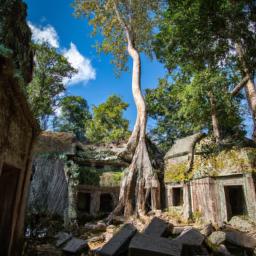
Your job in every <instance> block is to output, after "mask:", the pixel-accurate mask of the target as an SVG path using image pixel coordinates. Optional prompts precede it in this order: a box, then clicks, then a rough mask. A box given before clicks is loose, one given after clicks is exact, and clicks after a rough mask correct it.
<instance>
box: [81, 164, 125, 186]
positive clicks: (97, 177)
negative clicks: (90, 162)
mask: <svg viewBox="0 0 256 256" xmlns="http://www.w3.org/2000/svg"><path fill="white" fill-rule="evenodd" d="M122 176H123V171H122V170H121V169H120V170H114V169H112V170H111V169H110V168H106V169H105V168H103V169H98V168H96V167H90V166H89V167H87V166H86V167H80V169H79V182H80V184H83V185H94V186H103V187H116V186H120V182H121V179H122Z"/></svg>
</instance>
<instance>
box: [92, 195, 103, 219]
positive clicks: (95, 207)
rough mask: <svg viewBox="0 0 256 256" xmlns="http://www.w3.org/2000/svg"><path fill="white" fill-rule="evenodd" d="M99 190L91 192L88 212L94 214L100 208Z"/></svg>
mask: <svg viewBox="0 0 256 256" xmlns="http://www.w3.org/2000/svg"><path fill="white" fill-rule="evenodd" d="M100 194H101V193H100V191H95V192H93V193H91V203H90V214H91V215H93V216H95V215H97V214H98V213H99V210H100Z"/></svg>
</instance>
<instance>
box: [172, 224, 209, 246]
mask: <svg viewBox="0 0 256 256" xmlns="http://www.w3.org/2000/svg"><path fill="white" fill-rule="evenodd" d="M204 239H205V237H204V236H203V235H202V234H201V233H200V232H199V231H198V230H197V229H194V228H191V229H187V230H185V231H183V232H182V233H181V234H180V235H179V236H178V237H176V238H175V239H173V241H175V242H178V243H181V244H185V245H191V246H201V245H202V244H203V242H204Z"/></svg>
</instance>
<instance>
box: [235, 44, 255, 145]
mask: <svg viewBox="0 0 256 256" xmlns="http://www.w3.org/2000/svg"><path fill="white" fill-rule="evenodd" d="M236 53H237V56H238V58H239V60H240V62H241V67H242V73H243V75H244V76H247V77H249V79H248V80H247V82H246V85H245V91H246V97H247V101H248V105H249V107H250V110H251V113H252V118H253V124H254V125H253V140H254V141H255V140H256V89H255V84H254V82H253V77H252V74H251V72H250V70H249V69H248V67H247V65H246V61H245V59H244V51H243V47H242V45H241V43H240V42H239V43H236Z"/></svg>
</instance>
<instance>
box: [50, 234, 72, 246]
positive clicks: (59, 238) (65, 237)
mask: <svg viewBox="0 0 256 256" xmlns="http://www.w3.org/2000/svg"><path fill="white" fill-rule="evenodd" d="M54 238H56V239H57V241H56V246H57V247H60V246H62V245H63V244H64V243H66V242H67V241H68V240H70V239H71V238H72V234H68V233H66V232H59V233H58V234H57V235H56V236H55V237H54Z"/></svg>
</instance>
